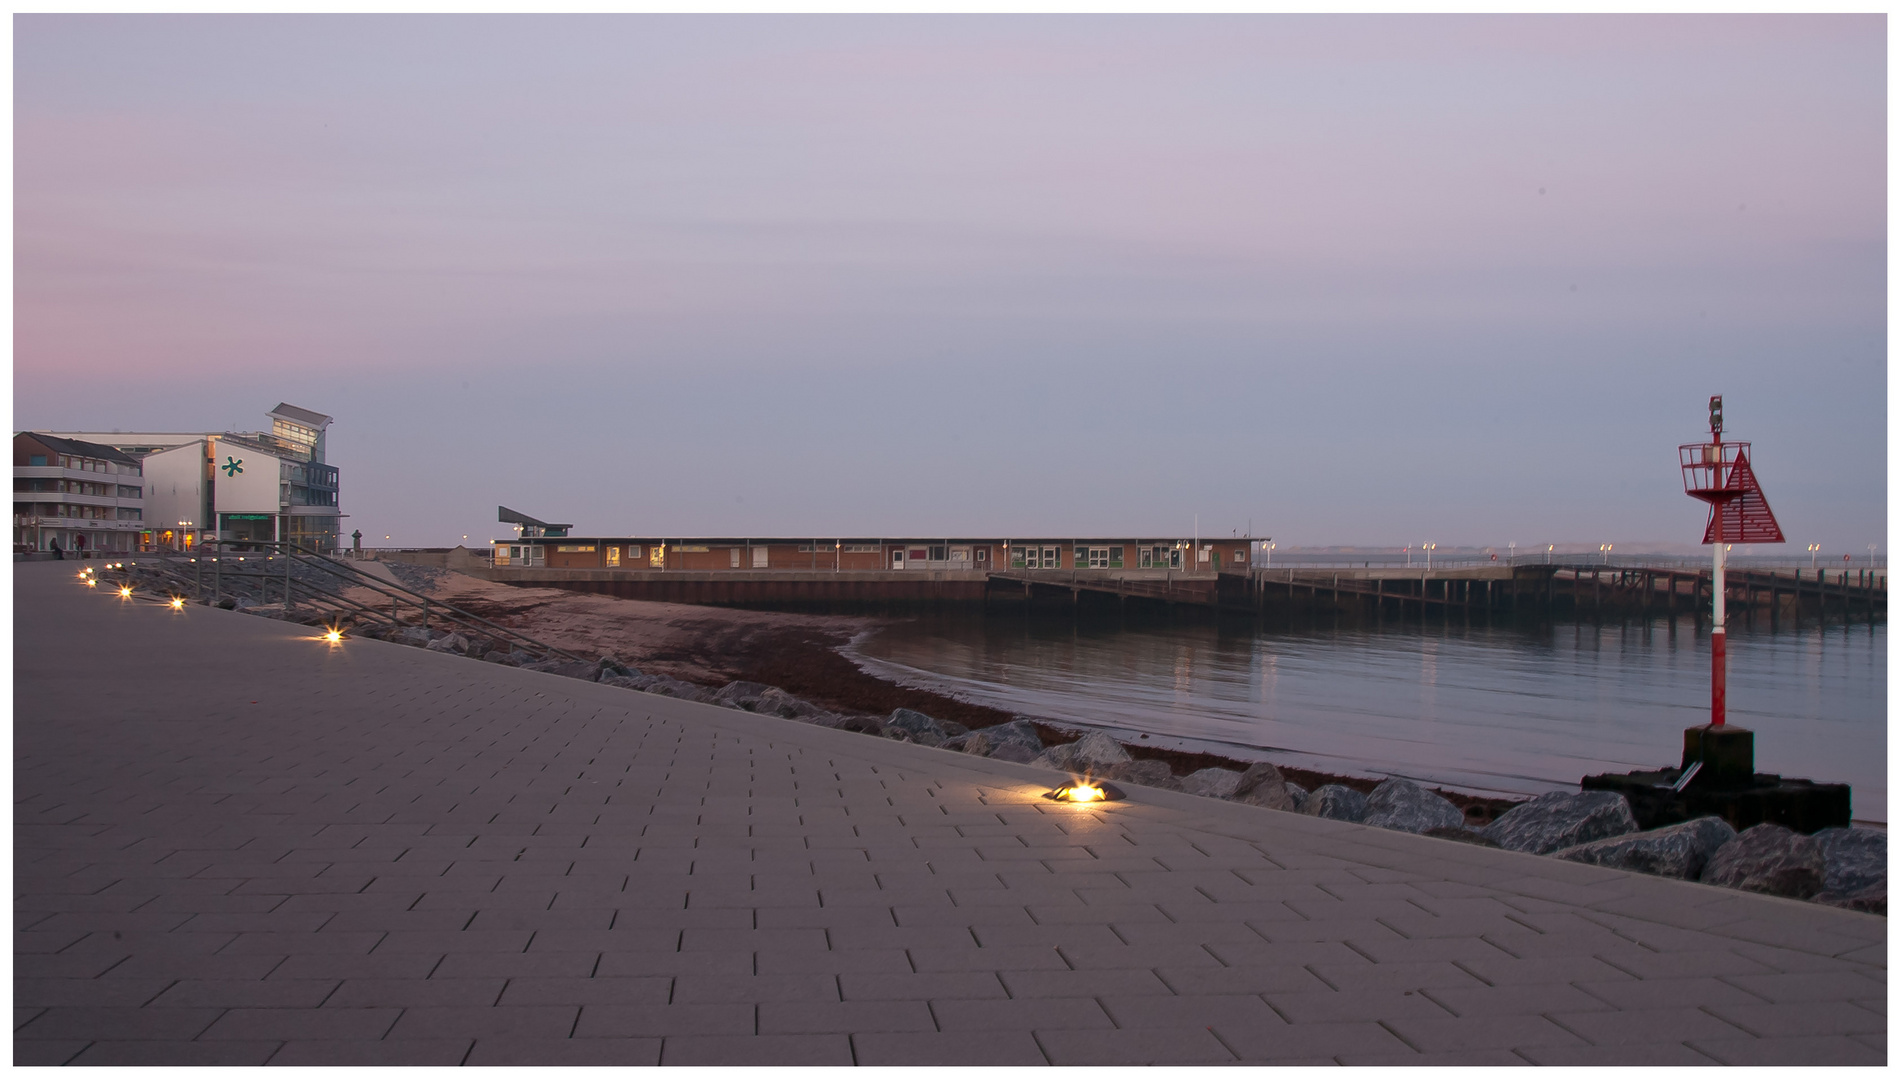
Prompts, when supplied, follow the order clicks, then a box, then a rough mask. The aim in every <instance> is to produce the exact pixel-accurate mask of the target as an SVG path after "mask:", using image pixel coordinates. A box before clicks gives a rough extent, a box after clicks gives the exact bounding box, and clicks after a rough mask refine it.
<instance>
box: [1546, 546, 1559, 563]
mask: <svg viewBox="0 0 1901 1080" xmlns="http://www.w3.org/2000/svg"><path fill="white" fill-rule="evenodd" d="M1557 547H1558V545H1556V544H1546V545H1545V565H1546V566H1550V565H1551V553H1552V552H1553V551H1554V550H1556V549H1557Z"/></svg>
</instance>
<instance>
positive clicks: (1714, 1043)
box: [1688, 1035, 1888, 1065]
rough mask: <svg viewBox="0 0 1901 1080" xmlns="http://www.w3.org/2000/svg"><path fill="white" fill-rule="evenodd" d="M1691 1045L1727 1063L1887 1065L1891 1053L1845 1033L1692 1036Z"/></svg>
mask: <svg viewBox="0 0 1901 1080" xmlns="http://www.w3.org/2000/svg"><path fill="white" fill-rule="evenodd" d="M1688 1044H1689V1046H1690V1047H1691V1048H1692V1049H1694V1050H1698V1051H1701V1052H1702V1053H1705V1054H1708V1055H1709V1056H1710V1057H1712V1058H1715V1059H1716V1060H1717V1061H1719V1062H1722V1063H1723V1064H1725V1065H1886V1064H1887V1063H1888V1055H1887V1054H1886V1053H1885V1052H1884V1051H1881V1050H1876V1049H1874V1048H1873V1047H1869V1046H1864V1045H1863V1044H1861V1043H1858V1042H1856V1041H1855V1040H1854V1039H1852V1038H1849V1037H1847V1036H1844V1035H1798V1036H1782V1037H1778V1038H1772V1039H1691V1040H1689V1042H1688Z"/></svg>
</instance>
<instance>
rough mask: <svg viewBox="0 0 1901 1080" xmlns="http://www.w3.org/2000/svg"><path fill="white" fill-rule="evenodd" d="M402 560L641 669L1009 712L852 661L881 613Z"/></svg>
mask: <svg viewBox="0 0 1901 1080" xmlns="http://www.w3.org/2000/svg"><path fill="white" fill-rule="evenodd" d="M393 565H395V566H403V564H393ZM403 569H404V572H405V574H404V576H405V577H412V578H414V579H416V580H415V581H414V582H413V585H414V586H418V587H422V588H424V589H425V590H426V591H428V592H431V593H432V594H435V595H438V596H440V597H441V598H442V599H444V600H446V601H449V602H451V603H454V604H455V605H457V606H458V607H462V608H464V609H465V610H467V611H469V612H471V613H473V614H476V615H480V616H481V617H483V618H486V619H490V620H491V621H494V622H497V623H501V624H502V625H506V626H509V627H510V628H511V629H518V630H521V631H523V632H525V633H529V634H531V635H533V636H536V637H539V638H542V639H543V640H546V641H548V642H549V644H552V645H558V646H561V647H563V648H569V649H570V651H585V652H591V653H593V654H594V655H597V656H600V655H611V656H615V657H616V658H618V659H620V660H622V661H624V662H627V663H631V664H633V665H635V666H637V667H639V668H641V669H642V670H646V671H650V672H653V673H654V674H663V675H668V676H671V677H673V678H677V679H680V680H682V681H684V682H691V683H694V684H696V685H700V686H705V687H708V688H711V689H717V688H718V687H720V686H723V685H725V684H726V683H728V682H732V681H734V680H742V681H746V682H755V683H763V684H765V685H767V686H776V687H779V688H780V689H782V690H784V691H785V692H786V693H788V694H792V695H794V696H796V697H800V698H804V699H806V700H808V701H811V702H812V703H813V704H815V705H820V706H823V707H825V708H828V709H832V710H835V711H841V712H847V713H863V714H871V715H876V716H888V715H890V713H891V711H892V710H893V709H899V708H906V709H915V710H917V711H918V712H921V713H925V714H927V715H930V716H933V717H936V718H937V719H939V720H948V721H952V722H955V723H958V724H962V725H964V726H965V727H968V728H972V729H976V728H984V727H990V726H992V725H995V724H1001V723H1006V722H1008V721H1010V720H1012V719H1014V718H1015V717H1016V716H1018V715H1019V714H1017V713H1013V712H1010V711H1009V710H1006V709H999V708H995V707H992V706H988V705H978V704H975V703H973V702H969V701H965V700H962V699H960V698H956V697H952V696H949V695H946V694H941V693H937V692H935V691H932V690H926V689H922V688H918V687H908V686H903V685H900V684H898V683H895V682H891V681H889V680H886V679H882V678H879V677H878V676H876V675H872V674H870V673H868V672H866V671H865V670H863V669H862V668H860V667H859V666H858V665H857V664H855V663H853V662H852V661H851V660H850V659H848V658H847V657H845V656H844V655H843V653H842V652H841V651H840V650H841V649H843V648H844V647H845V646H846V645H848V644H849V643H850V642H851V640H852V639H853V638H854V637H855V636H856V635H858V634H860V633H862V632H864V631H866V630H869V629H872V628H874V627H876V626H879V625H882V624H884V623H886V622H888V621H889V620H888V619H886V618H883V617H879V616H871V615H804V614H791V613H785V612H775V611H754V610H752V609H748V608H726V607H717V608H715V607H703V606H696V605H686V604H669V603H659V602H655V601H645V600H622V599H618V598H615V597H609V596H602V595H599V594H592V593H582V592H572V591H568V590H562V589H546V588H532V587H528V588H524V587H522V586H515V585H504V584H500V583H496V582H487V581H483V580H481V579H477V578H472V577H469V576H468V575H465V574H457V573H453V572H450V571H442V570H436V569H433V568H420V567H407V566H403ZM1028 719H1030V720H1031V721H1032V722H1033V723H1035V725H1036V728H1037V732H1038V734H1039V735H1041V736H1042V738H1043V740H1044V743H1045V745H1054V744H1056V743H1062V742H1069V741H1073V740H1074V739H1076V738H1079V737H1080V736H1082V735H1084V734H1087V733H1089V732H1090V731H1092V730H1094V729H1092V728H1089V727H1086V726H1084V727H1072V726H1068V725H1062V724H1056V723H1052V722H1049V721H1045V720H1040V719H1037V718H1034V717H1029V718H1028ZM1121 745H1122V746H1123V748H1124V749H1126V750H1127V751H1128V752H1129V755H1130V756H1131V757H1133V758H1136V759H1138V760H1142V759H1147V760H1155V761H1160V762H1162V763H1164V764H1166V765H1167V766H1168V767H1169V770H1170V771H1171V772H1172V773H1174V774H1175V775H1177V776H1185V775H1187V774H1188V773H1191V772H1194V771H1195V770H1197V769H1203V768H1210V767H1215V768H1225V769H1236V770H1246V769H1247V768H1248V766H1249V765H1252V764H1254V763H1255V762H1254V761H1251V760H1241V759H1237V758H1229V757H1225V756H1222V755H1219V754H1211V753H1205V752H1199V751H1190V750H1174V749H1166V748H1163V747H1155V746H1145V745H1143V744H1142V743H1140V742H1124V743H1122V744H1121ZM1276 768H1278V769H1279V770H1280V772H1281V774H1282V775H1283V776H1284V777H1286V778H1287V779H1288V780H1289V781H1292V782H1293V783H1296V784H1299V785H1300V786H1302V787H1304V788H1306V789H1308V790H1310V791H1311V790H1313V789H1315V788H1317V787H1320V786H1321V785H1324V784H1339V785H1342V786H1344V787H1349V788H1352V789H1354V790H1356V791H1359V792H1362V793H1367V792H1371V791H1372V790H1373V789H1374V788H1375V787H1377V786H1378V785H1379V783H1380V780H1379V779H1376V778H1371V777H1365V776H1353V775H1348V774H1342V773H1332V772H1323V771H1320V770H1315V769H1305V768H1300V767H1296V766H1286V765H1280V764H1278V763H1276ZM1421 786H1425V787H1427V788H1428V790H1431V791H1434V792H1436V793H1437V794H1439V795H1441V796H1442V797H1444V798H1445V799H1447V800H1448V801H1449V802H1451V803H1452V804H1453V805H1454V806H1457V807H1458V808H1459V809H1460V810H1461V811H1462V812H1463V813H1464V814H1465V816H1466V820H1467V823H1468V824H1472V825H1483V824H1486V823H1489V822H1490V821H1492V820H1493V819H1494V818H1496V817H1497V816H1498V815H1500V814H1503V813H1504V812H1505V811H1506V810H1509V809H1510V808H1511V807H1513V806H1515V805H1517V804H1518V803H1519V802H1521V801H1523V800H1522V799H1506V798H1498V797H1493V796H1485V795H1476V794H1473V793H1471V792H1467V791H1460V790H1458V789H1455V788H1445V787H1439V786H1432V785H1423V784H1422V785H1421ZM1528 797H1529V796H1527V798H1528Z"/></svg>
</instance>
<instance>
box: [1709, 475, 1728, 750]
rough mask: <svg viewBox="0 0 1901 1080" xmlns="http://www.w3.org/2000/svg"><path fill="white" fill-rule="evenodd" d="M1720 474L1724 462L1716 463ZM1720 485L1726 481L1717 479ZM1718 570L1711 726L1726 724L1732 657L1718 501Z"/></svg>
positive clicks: (1713, 590)
mask: <svg viewBox="0 0 1901 1080" xmlns="http://www.w3.org/2000/svg"><path fill="white" fill-rule="evenodd" d="M1716 456H1717V460H1719V461H1720V460H1722V456H1723V445H1722V444H1721V443H1718V444H1717V445H1716ZM1716 471H1717V473H1718V474H1719V475H1720V474H1721V473H1722V471H1723V468H1722V466H1721V465H1718V466H1717V467H1716ZM1717 483H1718V485H1719V486H1720V485H1721V483H1722V481H1721V480H1718V481H1717ZM1715 547H1716V570H1715V572H1714V573H1713V574H1711V576H1710V726H1711V727H1722V726H1723V716H1724V714H1725V713H1726V712H1727V711H1728V700H1727V699H1728V696H1729V658H1728V656H1727V655H1726V653H1727V651H1728V650H1727V649H1726V648H1725V645H1726V643H1727V642H1726V639H1727V638H1728V637H1729V635H1728V634H1725V633H1724V632H1723V506H1722V504H1721V503H1718V504H1716V544H1715Z"/></svg>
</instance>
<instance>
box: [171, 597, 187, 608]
mask: <svg viewBox="0 0 1901 1080" xmlns="http://www.w3.org/2000/svg"><path fill="white" fill-rule="evenodd" d="M172 610H173V611H183V610H185V598H184V597H182V596H174V597H172Z"/></svg>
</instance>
